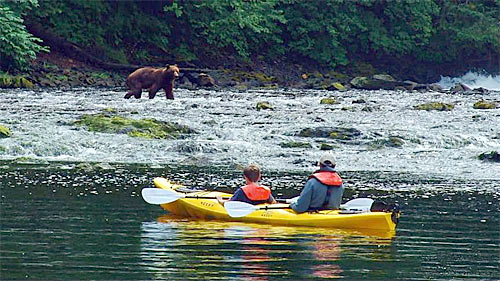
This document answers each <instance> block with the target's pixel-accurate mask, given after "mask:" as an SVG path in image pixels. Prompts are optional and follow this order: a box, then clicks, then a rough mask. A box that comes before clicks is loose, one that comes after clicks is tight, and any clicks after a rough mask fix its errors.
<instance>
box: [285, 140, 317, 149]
mask: <svg viewBox="0 0 500 281" xmlns="http://www.w3.org/2000/svg"><path fill="white" fill-rule="evenodd" d="M280 146H281V147H283V148H311V147H312V146H311V144H310V143H308V142H295V141H291V142H283V143H280Z"/></svg>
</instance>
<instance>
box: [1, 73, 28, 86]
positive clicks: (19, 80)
mask: <svg viewBox="0 0 500 281" xmlns="http://www.w3.org/2000/svg"><path fill="white" fill-rule="evenodd" d="M0 88H33V83H32V82H31V81H29V80H28V79H27V78H26V77H24V76H21V75H16V76H12V75H10V74H8V73H0Z"/></svg>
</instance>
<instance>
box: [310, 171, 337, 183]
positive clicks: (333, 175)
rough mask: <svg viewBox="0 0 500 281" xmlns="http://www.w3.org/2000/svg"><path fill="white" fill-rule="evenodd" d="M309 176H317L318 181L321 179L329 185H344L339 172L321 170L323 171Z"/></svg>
mask: <svg viewBox="0 0 500 281" xmlns="http://www.w3.org/2000/svg"><path fill="white" fill-rule="evenodd" d="M309 178H315V179H317V180H318V181H320V182H321V183H322V184H325V185H328V186H341V185H342V178H341V177H340V176H339V175H338V174H337V172H328V171H321V172H316V173H314V174H312V175H311V176H309Z"/></svg>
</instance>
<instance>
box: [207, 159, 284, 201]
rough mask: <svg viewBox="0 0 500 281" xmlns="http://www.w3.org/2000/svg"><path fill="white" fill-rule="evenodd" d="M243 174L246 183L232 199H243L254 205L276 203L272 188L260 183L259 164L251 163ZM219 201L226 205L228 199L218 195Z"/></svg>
mask: <svg viewBox="0 0 500 281" xmlns="http://www.w3.org/2000/svg"><path fill="white" fill-rule="evenodd" d="M243 176H244V177H245V181H246V185H245V186H243V187H240V188H238V189H237V190H236V192H235V193H234V195H233V196H232V197H231V198H230V199H229V200H230V201H242V202H246V203H250V204H253V205H257V204H263V203H270V204H274V203H276V200H275V199H274V197H273V195H272V194H271V189H269V187H265V186H262V185H259V184H258V181H259V180H260V179H261V173H260V168H259V166H257V165H255V164H251V165H249V166H248V167H246V168H245V169H243ZM217 201H219V203H220V204H222V205H224V202H225V201H226V200H223V199H222V197H217Z"/></svg>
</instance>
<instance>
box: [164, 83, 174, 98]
mask: <svg viewBox="0 0 500 281" xmlns="http://www.w3.org/2000/svg"><path fill="white" fill-rule="evenodd" d="M163 90H165V94H166V96H167V99H169V100H173V99H174V82H173V81H172V83H169V84H167V86H165V88H163Z"/></svg>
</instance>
